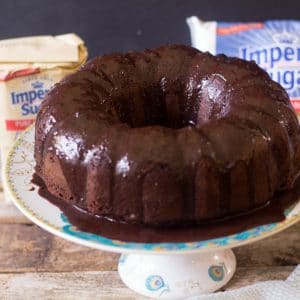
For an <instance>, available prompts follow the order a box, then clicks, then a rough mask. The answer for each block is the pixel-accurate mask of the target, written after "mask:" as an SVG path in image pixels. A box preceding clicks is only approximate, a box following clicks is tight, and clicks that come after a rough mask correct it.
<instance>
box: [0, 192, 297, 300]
mask: <svg viewBox="0 0 300 300" xmlns="http://www.w3.org/2000/svg"><path fill="white" fill-rule="evenodd" d="M0 195H1V193H0ZM2 205H3V206H2ZM3 207H4V204H3V201H2V202H1V201H0V228H1V230H0V299H5V300H6V299H7V300H10V299H12V300H15V299H17V300H18V299H37V298H38V299H92V298H95V299H96V298H97V299H99V298H101V299H143V298H141V297H139V296H137V295H136V294H134V293H133V292H132V291H130V290H129V289H127V288H126V287H125V285H124V284H123V283H122V282H121V280H120V278H119V276H118V273H117V261H118V257H119V255H117V254H113V253H108V252H103V251H99V250H94V249H89V248H86V247H82V246H79V245H76V244H73V243H70V242H67V241H65V240H63V239H61V238H58V237H55V236H53V235H51V234H49V233H47V232H46V231H44V230H42V229H40V228H39V227H37V226H35V225H33V224H31V223H30V222H28V221H26V219H25V218H23V217H21V214H19V213H18V211H17V210H14V208H12V207H11V206H8V205H6V206H5V207H6V211H5V212H4V209H3V210H2V212H1V208H3ZM7 212H10V213H7ZM18 214H19V216H18ZM8 216H9V217H8ZM12 216H14V218H15V219H14V220H13V217H12ZM299 232H300V223H298V224H296V225H294V226H292V227H291V228H289V229H287V230H285V231H283V232H281V233H279V234H277V235H275V236H272V237H269V238H267V239H265V240H262V241H258V242H256V243H253V244H249V245H245V246H243V247H239V248H236V249H235V250H234V251H235V254H236V256H237V263H238V268H237V272H236V273H235V275H234V277H233V279H232V280H231V281H230V282H229V284H228V285H227V286H226V287H225V290H227V289H234V288H238V287H241V286H246V285H249V284H251V283H254V282H258V281H264V280H274V279H275V280H276V279H285V278H286V277H287V276H288V275H289V274H290V272H291V271H292V270H293V269H294V267H295V266H296V265H297V264H299V263H300V234H299Z"/></svg>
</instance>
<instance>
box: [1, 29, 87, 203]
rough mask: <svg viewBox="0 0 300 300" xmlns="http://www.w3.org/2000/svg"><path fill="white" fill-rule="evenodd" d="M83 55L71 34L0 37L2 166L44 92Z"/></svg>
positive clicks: (72, 68)
mask: <svg viewBox="0 0 300 300" xmlns="http://www.w3.org/2000/svg"><path fill="white" fill-rule="evenodd" d="M86 58H87V50H86V48H85V46H84V43H83V41H82V40H81V39H80V38H79V37H78V36H77V35H75V34H64V35H58V36H36V37H25V38H16V39H8V40H2V41H0V150H1V158H2V159H1V161H2V167H3V165H4V162H5V159H6V156H7V154H8V152H9V149H10V148H11V146H12V144H13V142H14V140H15V139H16V137H17V136H18V135H19V134H20V133H21V132H22V131H23V130H24V129H25V128H26V127H27V126H29V125H30V124H31V123H33V122H34V120H35V118H36V114H37V112H38V110H39V107H40V104H41V102H42V100H43V99H44V97H45V95H46V94H47V92H48V91H49V90H50V89H51V87H52V86H53V85H54V84H55V83H57V82H58V81H59V80H60V79H62V78H63V77H64V76H66V75H67V74H69V73H71V72H74V71H75V70H76V69H77V68H78V67H79V66H80V65H81V64H83V63H84V62H85V61H86ZM2 175H3V172H2ZM0 177H1V176H0ZM6 198H7V197H6Z"/></svg>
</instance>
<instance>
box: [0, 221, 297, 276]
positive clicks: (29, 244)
mask: <svg viewBox="0 0 300 300" xmlns="http://www.w3.org/2000/svg"><path fill="white" fill-rule="evenodd" d="M299 231H300V223H298V224H296V225H295V226H293V227H291V228H289V229H287V230H285V231H284V232H282V233H279V234H278V235H275V236H272V237H270V238H267V239H265V240H262V241H258V242H256V243H253V244H249V245H246V246H243V247H239V248H236V249H235V250H234V251H235V253H236V256H237V261H238V265H239V266H241V267H254V266H260V267H262V266H265V267H267V266H294V265H296V264H299V263H300V235H299ZM0 253H1V254H0V272H33V271H39V272H45V271H48V272H71V271H74V270H80V271H101V270H105V271H110V270H116V263H117V259H118V255H117V254H113V253H108V252H102V251H99V250H94V249H90V248H86V247H83V246H79V245H76V244H73V243H70V242H68V241H65V240H63V239H61V238H58V237H55V236H53V235H51V234H50V233H48V232H46V231H44V230H42V229H40V228H38V227H37V226H35V225H24V224H2V225H1V231H0Z"/></svg>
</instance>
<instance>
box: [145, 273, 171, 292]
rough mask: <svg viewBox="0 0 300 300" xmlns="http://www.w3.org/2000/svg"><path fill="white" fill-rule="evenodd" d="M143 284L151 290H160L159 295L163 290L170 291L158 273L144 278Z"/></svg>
mask: <svg viewBox="0 0 300 300" xmlns="http://www.w3.org/2000/svg"><path fill="white" fill-rule="evenodd" d="M145 286H146V288H147V290H149V291H151V292H156V291H161V292H160V294H159V296H161V295H162V294H163V293H164V292H168V291H170V289H169V286H168V285H167V284H166V283H165V282H164V280H163V278H162V277H161V276H159V275H150V276H148V277H147V278H146V281H145Z"/></svg>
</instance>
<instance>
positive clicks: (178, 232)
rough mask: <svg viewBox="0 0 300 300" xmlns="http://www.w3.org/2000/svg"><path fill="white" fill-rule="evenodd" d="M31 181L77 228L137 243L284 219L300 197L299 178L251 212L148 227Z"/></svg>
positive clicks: (186, 238) (210, 234)
mask: <svg viewBox="0 0 300 300" xmlns="http://www.w3.org/2000/svg"><path fill="white" fill-rule="evenodd" d="M32 182H33V183H34V184H36V185H38V186H39V189H38V193H39V195H40V196H41V197H43V198H45V199H46V200H48V201H49V202H50V203H52V204H54V205H55V206H57V207H58V208H59V209H60V210H61V211H62V212H63V213H64V214H65V215H66V217H67V218H68V220H69V221H70V223H71V224H72V225H73V226H75V227H76V228H77V229H79V230H81V231H84V232H89V233H94V234H97V235H101V236H103V237H106V238H110V239H115V240H120V241H126V242H138V243H168V242H195V241H202V240H207V239H213V238H218V237H224V236H228V235H231V234H235V233H238V232H241V231H244V230H247V229H250V228H253V227H256V226H260V225H266V224H271V223H274V222H280V221H283V220H284V219H285V215H284V211H285V209H287V208H288V207H290V206H292V205H293V204H295V203H297V202H298V200H299V198H300V178H299V179H298V180H297V181H296V182H295V185H294V188H293V189H291V190H288V191H284V192H280V193H277V194H276V196H275V197H273V198H272V199H271V200H270V201H269V203H268V205H265V206H264V207H262V208H260V209H256V210H254V211H252V212H250V213H248V214H246V215H245V214H244V215H240V216H236V217H234V218H231V219H226V220H219V221H215V222H211V223H206V224H199V225H185V226H176V227H157V228H156V227H147V226H144V225H137V224H128V223H121V222H116V221H113V220H109V219H107V218H104V217H100V216H94V215H91V214H89V213H88V212H86V211H84V210H82V209H80V208H79V207H77V206H74V205H69V204H67V203H65V202H64V201H63V200H61V199H58V198H56V197H54V196H53V195H51V194H50V193H49V192H48V190H47V188H46V186H45V184H44V182H43V180H42V179H41V178H40V177H38V176H37V175H36V174H34V176H33V179H32Z"/></svg>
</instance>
